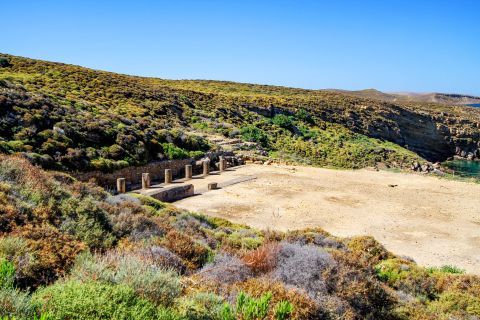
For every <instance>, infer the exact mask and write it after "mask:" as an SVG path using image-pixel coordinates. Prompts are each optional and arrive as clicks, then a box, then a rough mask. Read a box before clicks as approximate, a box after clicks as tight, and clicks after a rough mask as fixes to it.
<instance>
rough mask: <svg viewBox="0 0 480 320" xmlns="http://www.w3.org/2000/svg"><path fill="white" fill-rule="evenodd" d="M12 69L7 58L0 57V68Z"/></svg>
mask: <svg viewBox="0 0 480 320" xmlns="http://www.w3.org/2000/svg"><path fill="white" fill-rule="evenodd" d="M6 67H10V61H8V59H7V58H4V57H0V68H6Z"/></svg>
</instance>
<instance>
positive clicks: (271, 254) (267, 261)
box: [242, 242, 279, 273]
mask: <svg viewBox="0 0 480 320" xmlns="http://www.w3.org/2000/svg"><path fill="white" fill-rule="evenodd" d="M278 251H279V246H278V244H277V243H274V242H271V243H266V244H263V245H262V246H260V247H258V248H257V249H255V250H252V251H249V252H247V253H246V254H245V255H244V256H243V257H242V259H243V261H244V262H245V264H246V265H247V266H249V267H250V268H251V269H252V270H253V271H254V272H256V273H265V272H269V271H271V270H272V269H273V268H275V265H276V262H277V261H276V260H277V254H278Z"/></svg>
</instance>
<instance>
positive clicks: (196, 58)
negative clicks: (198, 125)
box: [0, 0, 480, 95]
mask: <svg viewBox="0 0 480 320" xmlns="http://www.w3.org/2000/svg"><path fill="white" fill-rule="evenodd" d="M479 14H480V1H475V0H472V1H468V0H456V1H453V0H452V1H443V0H437V1H433V0H432V1H430V0H424V1H420V0H418V1H409V0H404V1H395V0H392V1H369V0H363V1H360V0H358V1H347V0H346V1H302V0H297V1H294V0H290V1H286V0H285V1H282V0H278V1H268V0H264V1H260V0H257V1H253V0H251V1H250V0H244V1H227V0H223V1H220V0H218V1H213V0H212V1H200V0H197V1H181V0H179V1H173V0H172V1H145V0H144V1H142V0H140V1H133V0H132V1H89V0H83V1H48V0H46V1H22V0H15V1H4V2H3V3H2V5H1V11H0V17H1V19H0V28H1V30H2V37H1V41H0V52H3V53H9V54H14V55H20V56H26V57H32V58H39V59H44V60H53V61H60V62H65V63H71V64H78V65H82V66H87V67H91V68H95V69H102V70H108V71H115V72H120V73H127V74H134V75H145V76H155V77H160V78H169V79H215V80H232V81H240V82H251V83H262V84H275V85H284V86H292V87H303V88H313V89H316V88H342V89H363V88H377V89H380V90H383V91H416V92H432V91H439V92H456V93H467V94H476V95H480V22H479Z"/></svg>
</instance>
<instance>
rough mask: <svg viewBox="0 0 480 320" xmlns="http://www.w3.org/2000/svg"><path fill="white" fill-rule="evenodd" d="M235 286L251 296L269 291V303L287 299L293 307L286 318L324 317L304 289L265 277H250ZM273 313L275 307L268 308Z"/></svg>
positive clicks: (272, 314) (298, 319)
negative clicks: (291, 286) (270, 295)
mask: <svg viewBox="0 0 480 320" xmlns="http://www.w3.org/2000/svg"><path fill="white" fill-rule="evenodd" d="M235 287H236V288H237V289H238V290H240V291H243V292H245V293H247V294H249V295H250V296H253V297H260V296H262V295H263V294H264V293H265V292H271V293H272V300H271V303H272V304H273V305H278V304H279V303H281V302H282V301H288V302H289V303H291V305H292V307H293V310H292V312H291V314H290V317H289V318H288V319H292V320H303V319H323V318H324V317H325V314H323V313H321V312H320V310H319V307H318V305H317V303H315V301H313V300H312V299H311V298H310V297H308V296H307V294H306V293H305V292H304V291H302V290H298V289H293V288H289V287H286V286H285V284H283V283H282V282H279V281H272V279H270V278H267V277H265V278H250V279H248V280H247V281H245V282H242V283H238V284H236V286H235ZM274 314H275V308H274V309H271V310H270V313H269V315H270V316H274ZM325 318H326V317H325Z"/></svg>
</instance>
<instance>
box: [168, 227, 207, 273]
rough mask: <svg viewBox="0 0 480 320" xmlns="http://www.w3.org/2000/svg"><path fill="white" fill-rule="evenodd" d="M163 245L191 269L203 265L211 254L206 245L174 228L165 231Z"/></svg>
mask: <svg viewBox="0 0 480 320" xmlns="http://www.w3.org/2000/svg"><path fill="white" fill-rule="evenodd" d="M164 245H165V246H166V247H167V248H168V249H170V250H171V251H172V252H174V253H176V254H178V255H179V256H180V257H181V258H182V259H184V260H185V261H186V262H187V264H188V266H189V267H191V268H193V269H197V268H200V267H201V266H203V265H204V264H205V262H207V259H208V258H209V257H210V254H211V250H210V249H209V248H208V247H206V246H205V245H203V244H200V243H198V242H196V241H195V240H193V239H192V238H191V237H189V236H188V235H186V234H183V233H180V232H178V231H175V230H172V231H170V232H168V233H167V235H166V236H165V240H164Z"/></svg>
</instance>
